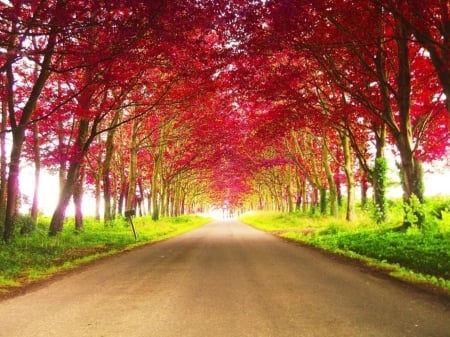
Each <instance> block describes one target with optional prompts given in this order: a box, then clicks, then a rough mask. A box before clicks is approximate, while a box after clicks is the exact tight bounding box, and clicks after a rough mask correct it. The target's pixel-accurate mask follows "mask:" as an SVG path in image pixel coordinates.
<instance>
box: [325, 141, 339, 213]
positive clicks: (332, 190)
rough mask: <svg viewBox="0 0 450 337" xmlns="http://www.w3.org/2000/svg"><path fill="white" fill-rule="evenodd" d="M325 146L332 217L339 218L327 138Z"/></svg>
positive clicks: (326, 172) (326, 173)
mask: <svg viewBox="0 0 450 337" xmlns="http://www.w3.org/2000/svg"><path fill="white" fill-rule="evenodd" d="M323 139H324V144H323V146H322V166H323V167H324V170H325V175H326V177H327V182H328V190H329V191H330V193H329V200H330V215H331V216H333V217H337V216H338V215H339V206H338V195H337V188H336V184H335V183H334V179H333V173H332V171H331V167H330V160H329V153H328V142H327V140H326V138H325V137H323Z"/></svg>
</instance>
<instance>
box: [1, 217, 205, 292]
mask: <svg viewBox="0 0 450 337" xmlns="http://www.w3.org/2000/svg"><path fill="white" fill-rule="evenodd" d="M210 221H211V220H210V219H208V218H203V217H197V216H181V217H176V218H164V219H161V220H160V221H157V222H154V221H152V220H151V218H150V217H137V218H134V219H133V224H134V225H135V227H136V231H137V235H138V239H137V240H136V241H135V240H134V236H133V232H132V229H131V226H130V225H129V224H128V223H127V222H126V221H125V219H122V218H121V219H118V220H116V221H115V222H114V223H113V225H112V226H108V227H105V226H104V225H103V224H102V223H100V222H98V221H95V220H94V219H90V218H86V219H85V225H84V231H83V232H81V233H75V232H74V229H73V228H74V226H73V219H69V220H68V221H67V222H66V223H65V226H64V230H63V231H62V232H61V233H60V234H59V235H57V236H56V237H49V236H48V235H47V233H48V223H49V219H47V218H40V219H39V220H38V224H37V226H36V229H35V230H34V231H33V232H31V233H29V234H27V235H20V234H19V233H17V235H16V238H15V239H14V241H13V242H12V243H10V244H5V243H0V293H2V292H3V293H5V292H8V291H10V290H11V288H14V287H20V286H22V285H24V284H27V283H29V282H31V281H35V280H39V279H43V278H47V277H49V276H51V275H53V274H55V273H57V272H59V271H62V270H68V269H72V268H74V267H75V266H77V265H80V264H83V263H86V262H89V261H92V260H95V259H98V258H101V257H104V256H108V255H112V254H116V253H118V252H121V251H124V250H128V249H132V248H133V247H137V246H140V245H144V244H146V243H149V242H155V241H159V240H163V239H167V238H170V237H174V236H176V235H179V234H182V233H185V232H187V231H190V230H193V229H195V228H197V227H200V226H201V225H204V224H206V223H208V222H210Z"/></svg>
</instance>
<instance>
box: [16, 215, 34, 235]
mask: <svg viewBox="0 0 450 337" xmlns="http://www.w3.org/2000/svg"><path fill="white" fill-rule="evenodd" d="M15 222H16V228H20V234H21V235H26V234H30V233H31V232H34V231H35V230H36V221H34V219H33V218H32V217H31V216H29V215H22V214H18V215H16V217H15Z"/></svg>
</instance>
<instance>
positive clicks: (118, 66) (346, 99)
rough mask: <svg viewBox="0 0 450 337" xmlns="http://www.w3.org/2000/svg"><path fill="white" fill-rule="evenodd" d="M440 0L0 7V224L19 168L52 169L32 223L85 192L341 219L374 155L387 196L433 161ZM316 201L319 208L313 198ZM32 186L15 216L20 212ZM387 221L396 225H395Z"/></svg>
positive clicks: (380, 199)
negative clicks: (51, 184) (313, 209)
mask: <svg viewBox="0 0 450 337" xmlns="http://www.w3.org/2000/svg"><path fill="white" fill-rule="evenodd" d="M449 11H450V8H449V6H448V4H447V3H446V2H445V1H440V0H429V1H426V2H424V1H417V0H405V1H393V0H370V1H364V2H361V1H353V0H338V1H335V0H334V1H327V0H321V1H314V2H311V1H303V0H287V1H272V0H267V1H240V0H225V1H207V0H204V1H203V0H195V1H190V0H183V1H181V0H180V1H179V0H170V1H168V0H156V1H144V0H121V1H91V0H74V1H63V0H30V1H20V0H10V1H1V2H0V83H1V87H0V90H1V91H0V108H1V125H0V181H1V186H0V229H1V232H2V234H3V239H4V240H5V241H10V240H11V239H12V238H13V236H14V232H15V223H16V220H15V219H16V217H17V216H18V200H19V196H20V189H19V173H20V165H21V164H23V163H28V164H32V165H34V168H35V172H36V174H35V186H36V191H38V187H39V177H40V172H41V170H43V169H47V170H51V171H54V172H57V173H58V174H59V177H60V190H59V191H47V193H58V194H59V202H58V205H57V207H56V209H55V211H54V213H53V216H52V220H51V224H50V228H49V233H50V234H51V235H56V234H57V233H58V232H60V231H61V229H62V226H63V222H64V218H65V212H66V208H67V206H68V204H69V202H70V201H71V200H73V202H74V203H75V206H76V227H77V229H82V226H83V216H82V207H81V205H82V203H81V201H82V197H83V193H85V191H86V190H89V191H92V192H93V195H94V197H95V199H96V202H97V204H98V205H100V202H101V201H103V204H104V213H103V214H100V207H99V206H98V207H97V216H98V217H99V218H103V219H104V221H105V223H108V222H109V221H110V220H112V219H113V218H114V217H115V215H116V214H118V213H122V214H123V213H124V212H125V211H127V210H130V209H136V210H137V212H138V213H140V214H142V213H146V212H150V213H151V214H152V217H153V219H155V220H156V219H158V218H159V217H160V216H165V215H179V214H183V213H187V212H195V211H197V210H200V209H202V208H205V207H207V206H208V205H227V206H228V207H247V208H250V207H251V208H260V209H261V208H274V209H279V210H284V211H293V210H294V209H299V208H300V209H306V208H307V207H310V206H311V205H314V206H315V205H317V206H318V207H319V209H320V211H321V212H323V213H327V212H329V213H330V214H331V215H333V216H337V215H338V210H339V207H338V205H339V203H341V202H342V198H343V195H344V194H343V193H342V190H343V189H344V188H345V198H346V201H347V202H346V205H347V206H346V207H347V208H346V218H347V219H348V220H352V219H353V217H354V212H355V200H356V195H355V188H356V186H360V187H361V191H362V193H361V198H362V201H364V200H365V198H367V189H368V188H369V186H372V187H373V191H374V193H373V194H374V202H375V203H376V205H377V207H378V209H379V220H380V221H383V217H384V215H385V202H386V200H385V199H386V198H385V188H386V186H385V184H386V181H385V171H386V160H385V157H384V156H385V152H386V146H387V144H390V145H392V147H393V148H394V149H395V151H396V154H397V157H398V158H399V161H398V169H399V172H400V175H401V181H402V187H403V191H404V202H405V203H411V202H412V200H416V199H417V200H418V201H419V202H423V189H424V187H423V177H422V168H421V167H422V163H423V162H428V161H432V160H434V159H436V158H441V159H442V158H443V157H445V156H448V153H449V151H448V148H449V116H450V115H449V113H450V108H449V101H450V64H449V61H448V60H450V55H449V54H450V28H449V27H450V25H449V22H450V13H449ZM326 196H327V199H328V200H329V203H328V204H326V203H325V200H327V199H326ZM37 200H38V196H37V193H36V194H35V196H34V198H33V204H32V207H31V216H32V217H33V218H36V217H37V214H38V209H39V205H38V203H37ZM405 225H408V224H407V223H406V224H405Z"/></svg>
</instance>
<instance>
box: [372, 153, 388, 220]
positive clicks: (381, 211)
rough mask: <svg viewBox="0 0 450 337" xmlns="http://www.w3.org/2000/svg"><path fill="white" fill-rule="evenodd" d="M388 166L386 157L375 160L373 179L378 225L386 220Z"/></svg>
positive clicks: (375, 214)
mask: <svg viewBox="0 0 450 337" xmlns="http://www.w3.org/2000/svg"><path fill="white" fill-rule="evenodd" d="M387 172H388V164H387V160H386V158H384V157H380V158H376V159H375V167H374V169H373V177H374V183H375V189H376V191H375V192H376V193H375V199H376V200H375V207H374V212H373V214H374V218H375V220H376V222H377V223H381V222H384V221H385V220H386V186H387Z"/></svg>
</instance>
